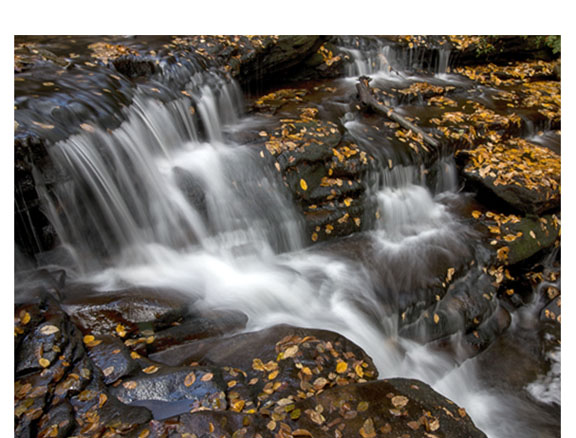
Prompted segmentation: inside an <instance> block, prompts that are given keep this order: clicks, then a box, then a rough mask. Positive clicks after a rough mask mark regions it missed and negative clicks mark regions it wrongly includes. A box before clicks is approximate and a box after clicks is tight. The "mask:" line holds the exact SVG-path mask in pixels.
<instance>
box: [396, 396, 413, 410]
mask: <svg viewBox="0 0 576 438" xmlns="http://www.w3.org/2000/svg"><path fill="white" fill-rule="evenodd" d="M408 401H409V400H408V397H405V396H403V395H397V396H395V397H392V404H393V405H394V407H395V408H398V409H400V408H403V407H404V406H406V405H407V404H408Z"/></svg>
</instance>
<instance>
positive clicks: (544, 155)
mask: <svg viewBox="0 0 576 438" xmlns="http://www.w3.org/2000/svg"><path fill="white" fill-rule="evenodd" d="M466 155H467V156H468V157H469V161H468V164H467V165H466V167H465V169H464V170H465V172H474V173H477V174H478V175H479V176H480V177H481V178H485V177H491V178H492V179H493V181H492V184H494V185H495V186H498V185H504V186H508V185H516V186H521V187H525V188H527V189H528V190H536V191H538V190H541V189H548V190H552V191H560V167H561V166H560V157H559V156H558V155H557V154H555V153H554V152H552V151H551V150H550V149H547V148H544V147H542V146H537V145H535V144H532V143H530V142H528V141H527V140H524V139H522V138H510V139H508V140H505V141H503V142H499V143H492V142H487V143H486V144H483V145H480V146H478V147H477V148H475V149H473V150H470V151H466ZM546 196H549V195H548V194H547V195H546Z"/></svg>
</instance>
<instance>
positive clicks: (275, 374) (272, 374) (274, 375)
mask: <svg viewBox="0 0 576 438" xmlns="http://www.w3.org/2000/svg"><path fill="white" fill-rule="evenodd" d="M277 376H278V370H276V371H273V372H271V373H270V374H268V380H274V379H275V378H276V377H277Z"/></svg>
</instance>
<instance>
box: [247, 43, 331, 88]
mask: <svg viewBox="0 0 576 438" xmlns="http://www.w3.org/2000/svg"><path fill="white" fill-rule="evenodd" d="M321 43H322V38H321V37H319V36H309V35H281V36H279V37H278V39H277V40H276V41H275V43H274V44H270V45H269V46H268V47H266V48H264V49H263V50H261V51H258V50H257V51H256V53H255V56H253V57H251V58H250V59H249V60H246V62H242V64H241V67H240V72H239V75H238V80H239V81H240V82H241V83H243V84H246V85H251V84H256V83H259V82H262V81H264V80H267V79H268V80H274V78H275V76H276V77H277V75H278V74H281V73H282V72H286V71H288V70H290V69H291V68H293V67H295V66H296V65H298V64H300V63H301V62H302V60H303V59H306V58H307V57H308V56H309V55H311V54H313V53H314V52H315V51H316V50H317V49H318V48H319V47H320V45H321Z"/></svg>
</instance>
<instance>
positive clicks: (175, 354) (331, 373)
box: [151, 325, 377, 412]
mask: <svg viewBox="0 0 576 438" xmlns="http://www.w3.org/2000/svg"><path fill="white" fill-rule="evenodd" d="M151 358H152V359H154V360H155V361H157V362H161V363H167V364H170V365H175V364H183V363H190V362H197V363H200V364H206V365H210V366H219V367H222V368H223V369H224V370H225V371H224V374H223V375H224V377H225V379H226V380H227V382H228V383H227V385H228V387H229V388H230V390H229V392H228V398H229V400H230V403H231V409H232V410H236V411H237V412H240V411H244V412H248V411H251V410H252V409H254V408H255V407H258V406H260V407H270V406H273V405H274V404H275V403H277V402H278V401H279V400H282V399H284V398H294V397H295V394H300V396H301V397H303V398H306V397H309V396H311V395H313V394H315V393H316V392H318V391H321V390H323V389H325V388H329V387H332V386H336V385H347V384H349V383H354V382H364V381H368V380H373V379H375V378H376V376H377V371H376V369H375V367H374V365H373V363H372V360H371V359H370V358H369V357H368V356H367V355H366V354H365V353H364V352H363V351H362V350H361V349H360V348H359V347H358V346H356V345H355V344H353V343H352V342H350V341H349V340H347V339H346V338H344V337H342V336H340V335H338V334H336V333H334V332H330V331H326V330H315V329H303V328H297V327H292V326H288V325H280V326H275V327H272V328H270V329H266V330H262V331H259V332H253V333H245V334H240V335H236V336H232V337H229V338H223V339H222V338H218V339H208V340H204V341H196V342H193V343H189V344H183V345H182V346H178V347H174V348H172V349H169V350H166V351H164V352H161V353H157V354H154V355H151Z"/></svg>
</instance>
